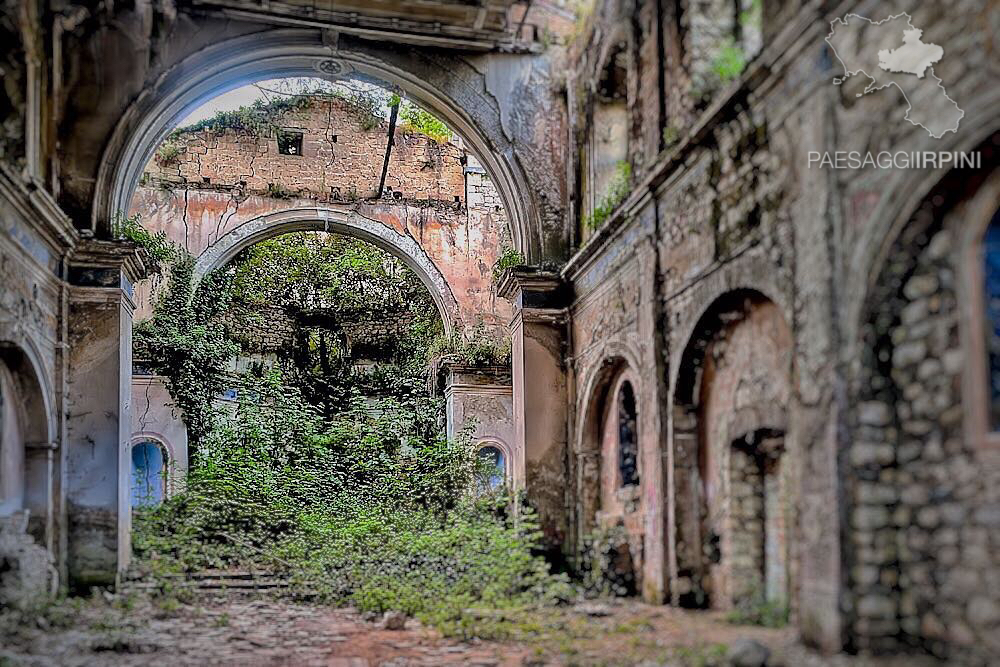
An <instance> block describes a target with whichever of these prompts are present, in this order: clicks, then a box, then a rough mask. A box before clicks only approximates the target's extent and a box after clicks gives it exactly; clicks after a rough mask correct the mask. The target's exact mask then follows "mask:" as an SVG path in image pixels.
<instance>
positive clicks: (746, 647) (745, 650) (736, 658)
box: [726, 639, 771, 667]
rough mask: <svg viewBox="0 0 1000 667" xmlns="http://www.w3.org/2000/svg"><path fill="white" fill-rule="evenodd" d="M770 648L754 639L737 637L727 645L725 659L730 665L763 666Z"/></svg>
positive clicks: (737, 666)
mask: <svg viewBox="0 0 1000 667" xmlns="http://www.w3.org/2000/svg"><path fill="white" fill-rule="evenodd" d="M770 657H771V649H769V648H768V647H766V646H764V645H763V644H761V643H760V642H759V641H756V640H754V639H737V640H736V641H734V642H733V643H732V644H730V645H729V650H728V651H727V652H726V660H727V661H728V662H729V664H730V665H731V666H732V667H764V666H765V665H767V664H768V662H767V659H768V658H770Z"/></svg>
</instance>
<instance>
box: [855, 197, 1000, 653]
mask: <svg viewBox="0 0 1000 667" xmlns="http://www.w3.org/2000/svg"><path fill="white" fill-rule="evenodd" d="M952 187H953V188H957V187H958V186H957V184H952ZM947 191H948V188H947V187H942V189H941V192H947ZM954 191H955V190H951V192H954ZM945 201H946V196H942V195H941V194H938V195H934V196H932V197H931V198H930V199H929V200H928V201H927V202H926V203H925V204H924V205H923V206H922V207H921V209H920V210H919V211H918V213H917V214H916V215H915V216H914V218H913V219H912V220H911V221H910V223H909V224H908V226H907V228H906V229H905V230H904V232H903V235H902V236H901V238H900V241H899V242H898V243H897V246H896V248H895V250H894V252H893V254H892V255H890V257H889V258H888V260H887V262H886V265H885V268H884V270H883V272H882V275H881V277H880V281H879V286H878V291H876V292H875V293H874V294H873V304H872V305H873V309H872V311H871V313H870V320H869V321H870V325H869V327H868V328H866V336H867V340H868V341H869V345H870V348H869V350H870V351H868V352H867V353H866V354H865V356H864V357H863V359H862V366H861V369H860V374H859V376H858V385H857V390H858V395H859V398H860V399H861V401H860V402H859V403H858V405H857V407H856V409H855V411H854V412H853V416H854V421H853V422H852V423H853V429H854V431H853V433H854V438H853V442H852V446H851V448H850V452H849V459H848V462H847V463H848V466H849V467H848V479H849V486H848V493H849V497H848V502H849V503H850V508H851V510H850V515H849V531H848V538H849V542H848V544H847V545H846V546H847V547H848V548H849V557H850V561H849V564H850V569H849V571H848V577H849V582H850V589H851V590H852V591H853V592H854V597H853V605H852V612H853V613H852V619H853V620H852V622H853V624H854V636H855V637H856V638H857V639H856V641H857V642H858V647H859V648H871V649H874V650H894V649H897V648H899V647H900V646H901V645H902V646H909V647H919V648H921V649H924V650H927V651H929V652H931V653H933V654H935V655H937V656H938V657H940V658H944V659H949V660H954V661H963V662H977V661H981V660H986V661H987V662H988V660H989V659H988V657H987V656H988V655H990V654H991V653H992V654H993V655H995V654H996V652H997V651H998V650H1000V643H998V642H997V639H996V637H997V634H996V631H997V628H998V626H1000V603H998V599H1000V590H998V589H997V587H996V585H995V584H994V583H993V582H994V581H995V579H996V577H995V573H996V572H997V570H998V568H1000V558H998V557H997V554H998V553H1000V551H998V546H1000V544H998V543H997V535H998V530H997V527H998V526H1000V496H998V495H997V493H996V489H997V488H998V485H1000V472H998V471H1000V468H998V467H997V465H996V464H995V462H993V457H991V452H990V451H989V450H988V449H986V448H987V447H988V445H984V444H983V443H982V442H981V440H980V438H981V437H985V436H976V435H975V434H976V433H977V430H978V429H977V428H976V427H975V426H974V425H970V423H969V420H970V416H969V411H970V407H971V406H972V404H973V403H974V402H975V401H983V402H985V401H986V400H988V399H987V398H986V397H987V396H988V393H986V392H982V391H976V390H974V389H972V387H973V383H971V382H970V376H974V374H976V373H978V372H979V370H980V369H981V368H982V366H983V364H985V363H986V359H985V353H982V354H984V357H980V358H977V357H976V356H973V355H975V354H976V352H975V350H976V347H975V346H973V345H971V344H970V342H969V341H970V338H967V337H965V336H968V335H969V333H970V332H968V331H965V332H963V325H964V323H963V316H962V312H963V305H962V303H961V301H960V299H961V296H960V295H962V294H963V293H964V294H966V295H969V297H968V298H975V296H974V295H976V294H978V290H977V287H978V286H977V285H976V284H975V283H969V282H964V281H966V280H968V276H969V274H970V271H972V272H975V271H976V267H975V262H978V261H981V260H980V257H979V256H978V255H977V254H975V253H970V252H969V251H968V246H967V245H966V243H967V241H966V242H963V239H968V238H969V225H970V224H971V223H972V222H973V220H971V219H970V217H969V216H968V215H967V214H966V211H963V210H961V209H959V211H957V212H955V213H953V214H951V215H947V216H944V219H943V221H942V212H941V211H940V207H941V206H940V205H941V204H942V203H943V202H945ZM994 207H995V204H994ZM935 209H938V210H935ZM969 305H970V304H966V306H965V308H967V307H969ZM974 321H975V320H974ZM965 323H968V320H966V322H965Z"/></svg>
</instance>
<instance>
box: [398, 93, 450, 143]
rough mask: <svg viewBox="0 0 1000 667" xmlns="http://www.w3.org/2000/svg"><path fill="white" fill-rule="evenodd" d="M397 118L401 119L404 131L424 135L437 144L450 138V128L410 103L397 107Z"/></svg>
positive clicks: (406, 102) (429, 113)
mask: <svg viewBox="0 0 1000 667" xmlns="http://www.w3.org/2000/svg"><path fill="white" fill-rule="evenodd" d="M399 117H400V118H402V119H403V126H404V127H405V128H406V129H408V130H412V131H413V132H419V133H420V134H424V135H426V136H428V137H430V138H431V139H433V140H434V141H437V142H438V143H444V142H446V141H448V140H449V139H451V137H452V131H451V128H449V127H448V126H447V125H445V124H444V121H442V120H441V119H440V118H438V117H437V116H435V115H434V114H432V113H431V112H429V111H425V110H424V109H422V108H420V107H418V106H417V105H416V104H413V103H411V102H408V101H403V102H402V104H401V105H400V107H399Z"/></svg>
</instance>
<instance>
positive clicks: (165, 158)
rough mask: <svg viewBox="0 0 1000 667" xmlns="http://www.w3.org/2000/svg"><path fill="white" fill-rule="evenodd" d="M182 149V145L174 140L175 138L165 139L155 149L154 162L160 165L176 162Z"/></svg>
mask: <svg viewBox="0 0 1000 667" xmlns="http://www.w3.org/2000/svg"><path fill="white" fill-rule="evenodd" d="M183 150H184V149H183V147H182V146H181V145H180V144H179V143H178V142H177V141H176V139H167V140H166V141H164V142H163V143H162V144H160V147H159V148H157V149H156V162H157V164H159V165H160V166H164V167H165V166H168V165H171V164H177V162H178V160H179V159H180V155H181V152H183Z"/></svg>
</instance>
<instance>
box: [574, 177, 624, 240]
mask: <svg viewBox="0 0 1000 667" xmlns="http://www.w3.org/2000/svg"><path fill="white" fill-rule="evenodd" d="M631 180H632V165H630V164H629V163H628V162H627V161H625V160H622V161H621V162H619V163H618V164H617V165H616V167H615V175H614V178H612V180H611V183H609V184H608V188H607V191H606V192H605V193H604V196H603V197H602V198H601V201H600V202H599V203H598V204H597V206H595V207H594V210H593V211H592V212H591V213H590V214H589V215H586V216H584V218H583V227H584V229H589V230H592V231H593V230H596V229H597V228H599V227H600V226H601V225H602V224H604V222H605V221H606V220H607V219H608V218H610V217H611V214H612V213H614V211H615V209H616V208H618V205H619V204H621V203H622V202H623V201H624V200H625V197H627V196H628V193H629V187H630V185H631Z"/></svg>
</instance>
